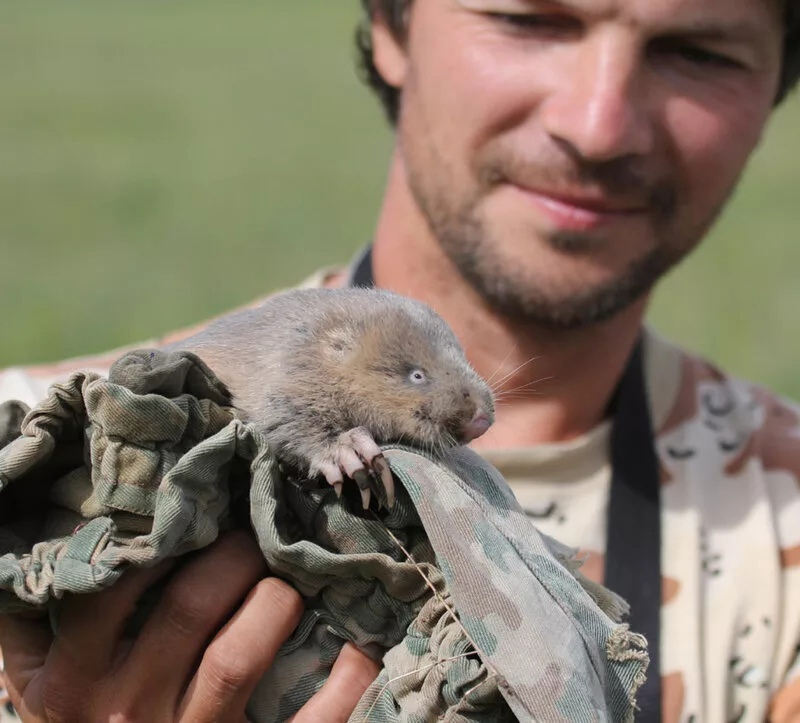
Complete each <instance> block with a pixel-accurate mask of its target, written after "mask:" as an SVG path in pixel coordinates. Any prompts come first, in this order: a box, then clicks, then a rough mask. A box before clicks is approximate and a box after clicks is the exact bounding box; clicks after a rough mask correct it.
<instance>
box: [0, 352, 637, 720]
mask: <svg viewBox="0 0 800 723" xmlns="http://www.w3.org/2000/svg"><path fill="white" fill-rule="evenodd" d="M0 443H1V444H2V449H0V491H2V495H0V554H2V557H1V558H0V611H4V612H8V611H14V610H18V609H20V608H23V607H24V608H30V607H34V608H46V609H48V610H49V611H50V612H51V614H52V615H53V617H54V619H56V618H57V608H58V601H59V600H61V599H62V598H63V597H64V596H65V595H68V594H75V593H86V592H91V591H95V590H99V589H101V588H103V587H106V586H108V585H111V584H113V583H114V581H115V580H117V579H118V578H119V576H120V575H122V574H123V573H124V571H125V570H126V569H128V568H129V567H130V566H131V565H136V566H141V565H153V564H155V563H157V562H159V561H160V560H163V559H165V558H167V557H174V556H178V555H183V554H186V553H189V552H191V551H193V550H197V549H200V548H202V547H204V546H206V545H208V544H210V543H211V542H212V541H213V540H214V539H216V537H217V535H218V534H219V532H220V530H222V529H225V528H230V527H232V526H242V525H247V524H250V525H251V526H252V529H253V530H254V532H255V535H256V537H257V539H258V541H259V544H260V546H261V549H262V551H263V553H264V556H265V558H266V560H267V562H268V564H269V567H270V569H271V571H272V573H274V574H277V575H279V576H280V577H282V578H284V579H286V580H288V581H289V582H290V583H291V584H292V585H294V586H295V587H296V588H297V589H298V590H299V591H300V592H301V593H302V594H303V595H304V597H305V601H306V612H305V615H304V617H303V620H302V622H301V624H300V626H299V627H298V629H297V631H296V632H295V634H294V635H293V637H292V638H291V639H290V640H289V641H288V642H287V644H286V645H285V646H284V648H283V649H282V651H281V654H280V656H279V657H278V659H277V661H276V663H275V665H274V666H273V668H272V670H271V671H270V672H269V673H268V674H267V675H266V676H265V677H264V678H263V680H262V681H261V682H260V684H259V686H258V688H257V690H256V692H255V693H254V695H253V697H252V699H251V701H250V705H249V709H248V715H249V717H250V719H251V720H253V721H255V722H261V721H281V720H286V719H287V718H289V717H290V716H291V715H293V714H294V713H296V712H297V711H298V710H299V709H300V707H301V706H302V705H303V704H304V703H305V702H306V701H307V700H308V699H309V698H310V697H311V696H312V695H313V694H314V693H315V692H316V691H317V690H319V688H320V687H321V686H322V684H323V683H324V682H325V680H326V678H327V676H328V674H329V672H330V669H331V667H332V665H333V662H334V660H335V659H336V656H337V654H338V652H339V650H340V649H341V646H342V645H343V644H344V642H345V641H347V640H351V641H353V642H354V643H355V644H356V645H357V646H359V647H360V648H362V649H363V650H366V651H368V652H369V653H370V654H372V655H373V656H374V657H376V658H377V659H380V660H382V664H383V668H382V671H381V674H380V676H379V677H378V679H377V680H376V681H375V683H374V684H373V685H372V686H371V687H370V688H369V689H368V690H367V692H366V693H365V695H364V696H363V698H362V700H361V702H360V704H359V706H358V708H357V709H356V711H355V712H354V714H353V716H352V718H351V720H357V721H364V720H374V721H407V722H408V723H412V722H413V723H417V722H421V721H427V720H431V719H436V718H442V719H445V720H448V721H503V720H515V719H518V720H522V721H529V720H530V721H533V720H537V721H548V722H551V721H552V722H553V723H555V722H557V721H564V722H565V723H566V722H569V723H572V722H575V721H587V722H588V721H614V722H616V721H630V720H633V713H634V710H635V695H636V691H637V689H638V687H639V686H640V685H641V683H642V681H643V679H644V674H645V670H646V667H647V662H648V659H647V651H646V642H645V641H644V639H643V638H642V637H641V636H639V635H636V634H634V633H632V632H631V631H629V630H628V628H627V626H626V625H624V624H622V623H620V622H619V619H620V617H621V615H622V614H623V613H624V612H625V604H624V603H623V602H622V601H621V600H619V599H618V598H617V597H616V596H614V595H613V594H612V593H610V592H608V591H606V590H605V589H604V588H602V587H600V586H598V585H595V584H593V583H590V582H588V581H587V580H585V579H584V578H583V577H582V576H581V575H580V573H579V572H578V570H577V567H578V563H577V562H576V561H575V560H574V557H573V551H572V550H570V549H568V548H566V547H564V546H562V545H560V544H559V543H558V542H556V541H555V540H552V539H551V538H547V537H545V536H543V535H541V534H540V533H539V532H538V531H537V530H536V528H535V527H534V526H533V525H532V523H531V522H530V520H529V519H528V518H527V517H526V515H525V514H524V513H523V511H522V510H521V509H520V507H519V505H518V504H517V502H516V501H515V499H514V497H513V495H512V494H511V492H510V491H509V489H508V487H507V486H506V484H505V482H504V480H503V479H502V478H501V477H500V475H499V473H497V471H496V470H494V468H492V467H491V466H490V465H488V464H487V463H486V462H485V461H484V460H482V459H481V458H480V457H479V456H477V455H476V454H474V453H473V452H471V451H470V450H468V449H466V448H459V449H456V450H454V451H453V452H452V453H451V455H450V456H449V457H448V458H446V459H444V460H433V459H430V458H428V457H426V456H424V455H422V454H420V453H419V452H418V451H415V450H412V449H408V448H402V447H389V448H387V449H386V450H385V451H386V457H387V460H388V461H389V464H390V466H391V468H392V471H393V473H394V475H395V477H396V478H397V479H398V480H399V482H400V483H401V485H399V488H400V489H399V490H398V499H397V502H396V504H395V505H394V507H393V508H392V510H391V511H387V510H385V509H382V510H381V511H380V512H371V511H367V512H363V511H362V510H360V509H359V507H360V505H359V504H358V499H357V498H358V495H357V491H356V490H355V489H354V485H350V489H347V486H346V489H345V495H344V497H343V498H342V499H341V500H340V499H337V497H336V495H335V493H334V491H333V489H331V488H330V487H328V486H327V485H321V484H318V483H317V482H316V481H309V480H293V479H291V478H289V477H287V476H286V475H285V474H284V473H283V470H282V468H281V467H280V466H279V464H278V462H277V460H276V459H275V458H274V456H273V455H272V453H271V452H270V450H269V448H268V446H267V445H266V443H265V441H264V439H263V437H261V436H260V435H259V434H258V432H256V431H255V430H254V429H253V428H252V427H251V426H249V425H247V424H245V423H244V422H243V421H242V420H240V419H239V418H237V415H236V412H235V410H234V409H233V408H232V407H231V406H230V405H229V400H228V398H227V397H226V394H225V390H224V388H223V387H222V385H221V384H220V383H219V381H218V380H217V378H216V377H215V376H214V374H213V372H211V370H210V369H208V367H206V366H205V365H204V364H203V363H202V362H201V361H200V360H199V359H198V358H197V357H195V356H193V355H191V354H188V353H184V352H177V353H173V354H165V353H163V352H159V351H150V350H142V351H136V352H132V353H129V354H126V355H125V356H124V357H122V358H121V359H120V360H119V361H117V362H116V363H115V364H114V366H113V367H112V369H111V371H110V373H109V375H108V378H106V377H104V376H102V375H99V374H95V373H91V372H82V373H76V374H73V375H72V376H71V377H69V379H68V380H66V381H65V382H63V383H61V384H56V385H54V386H53V387H52V388H51V390H50V393H49V395H48V396H47V398H46V399H45V400H43V401H42V402H41V403H39V404H38V405H36V407H35V408H34V409H32V410H29V409H28V408H27V407H26V406H25V405H24V404H22V403H21V402H7V403H5V404H3V405H0ZM248 516H249V520H248ZM56 624H57V622H56ZM265 624H269V623H268V621H265Z"/></svg>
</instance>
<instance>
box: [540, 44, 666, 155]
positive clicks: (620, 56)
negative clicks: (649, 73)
mask: <svg viewBox="0 0 800 723" xmlns="http://www.w3.org/2000/svg"><path fill="white" fill-rule="evenodd" d="M564 61H565V62H566V63H568V64H569V67H568V68H564V70H567V71H568V72H565V73H563V74H561V73H558V72H557V73H556V76H561V78H560V79H561V80H563V82H556V83H553V84H552V85H551V89H552V90H551V93H550V95H549V96H548V98H547V99H546V100H545V103H544V106H543V108H542V110H541V113H542V119H543V121H542V122H543V123H544V126H545V129H546V131H547V132H548V133H549V134H550V136H551V137H553V138H554V139H555V140H557V141H558V142H559V143H560V144H562V145H567V146H568V147H569V149H570V150H571V152H572V153H574V154H575V155H577V156H580V157H581V158H582V159H583V160H585V161H588V162H594V163H602V162H606V161H611V160H616V159H620V158H623V157H632V156H642V155H645V154H646V153H648V152H649V151H650V150H651V149H652V145H653V118H652V113H651V109H650V108H649V107H648V105H649V100H648V93H647V90H648V89H647V87H646V77H645V75H646V73H645V71H646V68H643V67H642V63H643V62H644V58H642V57H641V55H640V53H639V51H638V48H637V47H636V44H635V43H634V42H633V41H632V40H630V39H625V38H621V37H620V36H619V35H613V34H611V33H608V34H606V35H597V36H596V37H586V38H583V39H582V40H580V41H576V44H575V46H574V47H573V48H571V50H570V52H569V53H568V54H567V55H566V57H565V58H564Z"/></svg>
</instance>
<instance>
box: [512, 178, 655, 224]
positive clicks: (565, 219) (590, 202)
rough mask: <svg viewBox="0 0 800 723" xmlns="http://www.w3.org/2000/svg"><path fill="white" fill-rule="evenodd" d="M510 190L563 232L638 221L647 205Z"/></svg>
mask: <svg viewBox="0 0 800 723" xmlns="http://www.w3.org/2000/svg"><path fill="white" fill-rule="evenodd" d="M511 187H512V188H513V189H514V190H515V191H516V192H518V193H520V194H521V195H522V196H523V197H524V198H525V199H526V200H527V201H528V202H529V203H532V204H533V205H534V207H535V208H536V209H537V210H538V211H539V212H540V213H541V214H542V215H544V216H545V217H546V218H547V219H548V220H549V221H550V222H551V223H552V224H554V225H555V226H556V227H557V228H559V229H561V230H564V231H589V230H592V229H598V228H602V227H604V226H608V225H610V224H614V223H618V222H620V221H625V220H629V219H631V218H635V217H641V216H642V215H644V214H646V213H647V212H648V205H647V204H646V203H644V202H641V201H634V200H629V199H620V198H615V197H611V196H604V195H603V194H600V193H580V192H563V191H559V192H555V191H550V190H544V189H538V188H530V187H527V186H522V185H518V184H516V183H512V184H511Z"/></svg>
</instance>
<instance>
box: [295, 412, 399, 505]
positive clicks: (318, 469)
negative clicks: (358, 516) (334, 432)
mask: <svg viewBox="0 0 800 723" xmlns="http://www.w3.org/2000/svg"><path fill="white" fill-rule="evenodd" d="M309 469H310V472H311V474H321V475H322V476H323V477H325V479H326V480H327V481H328V484H330V485H332V486H333V488H334V489H335V490H336V494H337V495H339V496H341V494H342V482H343V480H344V478H345V477H349V478H350V479H353V480H355V483H356V484H357V485H358V488H359V490H361V501H362V503H363V505H364V509H365V510H366V509H367V508H368V507H369V503H370V499H371V490H370V486H371V480H372V479H373V478H374V479H375V480H380V481H381V483H382V484H383V488H384V490H385V492H386V504H387V506H388V507H389V508H390V509H391V508H392V507H393V506H394V499H395V492H394V479H393V478H392V472H391V470H390V469H389V464H388V463H387V461H386V459H385V457H384V456H383V452H381V449H380V447H378V445H377V444H376V443H375V440H374V439H373V438H372V435H371V434H370V433H369V432H368V431H367V430H366V429H364V428H363V427H355V428H354V429H351V430H349V431H347V432H342V434H340V435H339V436H338V437H337V438H336V440H334V441H333V442H332V443H331V444H330V446H328V447H327V448H326V449H324V450H323V451H322V452H321V453H320V454H319V455H318V456H316V458H314V459H310V460H309Z"/></svg>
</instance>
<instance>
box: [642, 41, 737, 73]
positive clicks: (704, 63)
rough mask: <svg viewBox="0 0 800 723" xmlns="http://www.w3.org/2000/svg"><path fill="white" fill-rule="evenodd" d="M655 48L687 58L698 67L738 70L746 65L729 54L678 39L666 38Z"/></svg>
mask: <svg viewBox="0 0 800 723" xmlns="http://www.w3.org/2000/svg"><path fill="white" fill-rule="evenodd" d="M655 50H656V51H657V52H659V53H662V54H668V55H670V56H673V57H677V58H679V59H681V60H685V61H687V62H689V63H691V64H692V65H696V66H698V67H711V68H721V69H730V70H738V69H741V68H743V67H744V66H743V65H742V64H741V63H740V62H739V61H738V60H736V59H734V58H731V57H730V56H728V55H724V54H722V53H717V52H715V51H713V50H707V49H706V48H703V47H700V46H699V45H693V44H691V43H685V42H681V41H678V40H664V41H662V42H660V43H658V44H657V45H656V48H655Z"/></svg>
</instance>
